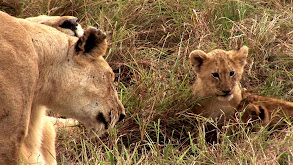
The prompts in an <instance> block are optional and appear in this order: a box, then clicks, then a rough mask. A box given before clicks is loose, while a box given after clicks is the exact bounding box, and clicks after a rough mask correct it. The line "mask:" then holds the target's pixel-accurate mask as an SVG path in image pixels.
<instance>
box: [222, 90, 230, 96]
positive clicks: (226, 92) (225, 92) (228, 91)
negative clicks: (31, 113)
mask: <svg viewBox="0 0 293 165" xmlns="http://www.w3.org/2000/svg"><path fill="white" fill-rule="evenodd" d="M222 92H223V93H224V94H225V95H228V94H229V93H230V92H231V90H223V91H222Z"/></svg>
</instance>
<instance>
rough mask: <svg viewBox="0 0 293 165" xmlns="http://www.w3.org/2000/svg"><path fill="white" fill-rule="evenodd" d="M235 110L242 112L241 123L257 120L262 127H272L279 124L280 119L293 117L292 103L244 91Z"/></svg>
mask: <svg viewBox="0 0 293 165" xmlns="http://www.w3.org/2000/svg"><path fill="white" fill-rule="evenodd" d="M237 110H238V112H243V114H242V116H241V120H242V121H243V122H248V121H249V120H252V121H254V120H259V122H260V124H261V125H263V126H265V125H268V124H269V125H272V126H273V125H275V124H277V123H279V122H280V121H281V119H282V118H283V119H284V118H286V117H289V118H292V117H293V102H289V101H284V100H280V99H276V98H272V97H266V96H258V95H255V94H251V93H248V92H246V91H244V92H243V100H242V101H241V103H240V104H239V106H238V107H237ZM279 127H281V125H279Z"/></svg>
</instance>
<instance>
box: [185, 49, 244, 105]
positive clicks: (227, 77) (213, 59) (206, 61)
mask: <svg viewBox="0 0 293 165" xmlns="http://www.w3.org/2000/svg"><path fill="white" fill-rule="evenodd" d="M247 54H248V48H247V47H246V46H243V47H241V48H240V49H239V50H231V51H225V50H221V49H216V50H213V51H211V52H209V53H205V52H204V51H202V50H194V51H192V52H191V53H190V55H189V58H190V61H191V64H192V67H193V70H194V71H195V73H196V74H197V81H198V82H201V83H202V88H203V90H205V92H206V93H205V95H206V96H216V97H217V98H218V99H219V100H221V101H229V100H231V99H232V98H233V97H234V96H233V94H234V89H235V87H236V86H238V85H239V82H240V79H241V77H242V73H243V67H244V66H245V64H246V57H247Z"/></svg>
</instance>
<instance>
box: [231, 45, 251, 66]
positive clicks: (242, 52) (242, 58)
mask: <svg viewBox="0 0 293 165" xmlns="http://www.w3.org/2000/svg"><path fill="white" fill-rule="evenodd" d="M247 55H248V47H247V46H242V47H241V48H240V49H239V50H238V51H237V52H236V54H235V56H234V59H235V60H237V61H238V63H239V65H241V67H244V66H245V65H246V58H247Z"/></svg>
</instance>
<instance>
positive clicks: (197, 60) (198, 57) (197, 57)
mask: <svg viewBox="0 0 293 165" xmlns="http://www.w3.org/2000/svg"><path fill="white" fill-rule="evenodd" d="M189 59H190V62H191V65H192V67H193V69H194V71H195V73H199V72H200V69H201V66H202V64H203V63H204V61H205V60H207V59H208V54H206V53H205V52H204V51H202V50H194V51H192V52H191V53H190V54H189Z"/></svg>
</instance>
